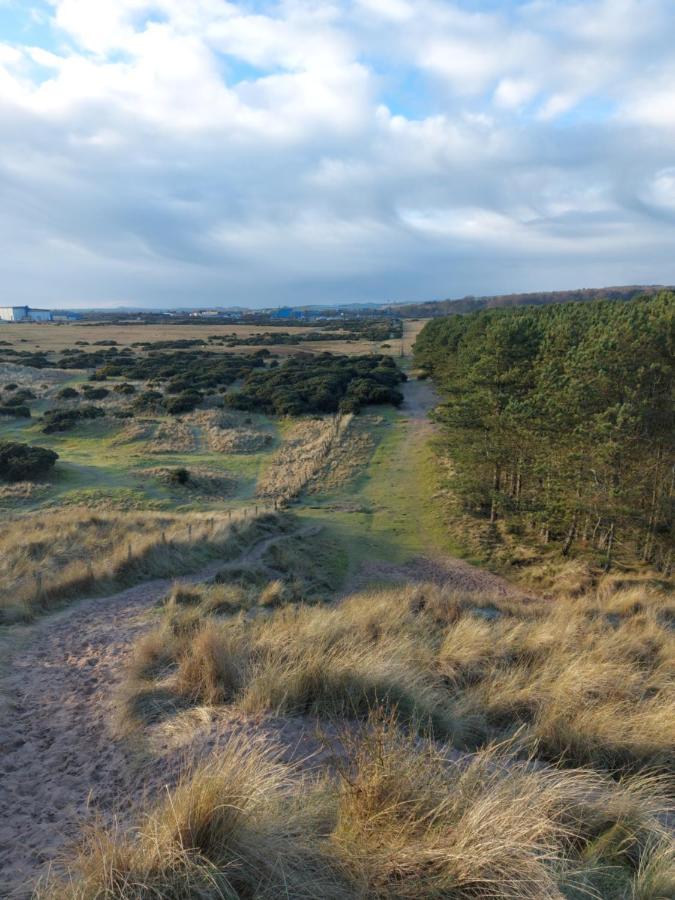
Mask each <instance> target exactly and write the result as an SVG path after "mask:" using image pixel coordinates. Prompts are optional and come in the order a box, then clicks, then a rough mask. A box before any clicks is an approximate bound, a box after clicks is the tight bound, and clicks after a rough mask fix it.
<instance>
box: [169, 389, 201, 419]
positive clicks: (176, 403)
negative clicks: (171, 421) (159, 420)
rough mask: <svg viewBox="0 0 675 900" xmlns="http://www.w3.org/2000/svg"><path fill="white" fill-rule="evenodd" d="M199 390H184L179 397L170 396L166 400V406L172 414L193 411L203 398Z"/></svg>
mask: <svg viewBox="0 0 675 900" xmlns="http://www.w3.org/2000/svg"><path fill="white" fill-rule="evenodd" d="M203 399H204V398H203V396H202V394H200V393H199V391H183V392H182V393H181V394H178V396H177V397H169V398H167V399H166V400H165V401H164V408H165V409H166V411H167V412H168V413H171V415H176V414H177V413H184V412H192V410H193V409H195V407H197V406H198V405H199V404H200V403H201V402H202V400H203Z"/></svg>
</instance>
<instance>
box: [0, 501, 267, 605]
mask: <svg viewBox="0 0 675 900" xmlns="http://www.w3.org/2000/svg"><path fill="white" fill-rule="evenodd" d="M279 527H281V517H279V516H274V515H269V514H266V513H262V514H261V515H259V516H258V517H249V518H248V519H246V520H243V521H242V520H241V517H240V516H239V517H237V516H236V514H235V516H233V517H232V518H230V517H229V516H228V515H225V514H214V515H209V516H208V517H206V516H204V515H201V514H182V515H172V514H163V513H121V512H119V513H118V512H116V513H109V514H106V513H94V512H92V511H91V510H76V509H69V510H67V511H60V512H53V513H50V512H48V513H44V512H41V513H39V514H31V515H26V516H22V517H20V518H15V519H13V520H11V521H10V522H9V523H8V524H7V525H6V526H5V527H4V528H2V530H0V596H1V598H2V599H0V623H2V622H5V623H11V622H15V621H21V620H25V619H27V618H30V617H32V616H33V615H35V614H37V613H39V612H41V611H44V610H48V609H50V608H53V607H55V606H58V605H59V604H61V603H63V602H66V601H67V600H70V599H73V598H75V597H78V596H83V595H86V594H90V593H102V592H105V591H111V590H115V589H118V588H120V587H124V586H127V585H130V584H133V583H135V582H138V581H142V580H144V579H148V578H157V577H166V576H170V575H180V574H182V573H185V572H189V571H190V570H192V569H194V568H196V567H198V566H199V565H203V564H205V563H206V562H207V561H208V560H210V559H214V558H219V559H229V558H233V557H235V556H237V555H238V554H239V553H240V552H241V550H242V548H244V547H246V546H247V545H248V544H249V543H251V542H252V541H255V540H256V539H258V538H263V537H264V536H265V535H266V534H271V533H273V532H274V531H275V530H276V529H277V528H279Z"/></svg>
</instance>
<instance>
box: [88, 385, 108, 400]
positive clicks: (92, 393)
mask: <svg viewBox="0 0 675 900" xmlns="http://www.w3.org/2000/svg"><path fill="white" fill-rule="evenodd" d="M83 390H84V395H85V397H86V398H87V400H103V398H104V397H107V396H108V394H109V393H110V391H109V390H108V388H103V387H101V388H92V387H89V385H85V386H84V388H83Z"/></svg>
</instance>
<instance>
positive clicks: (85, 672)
mask: <svg viewBox="0 0 675 900" xmlns="http://www.w3.org/2000/svg"><path fill="white" fill-rule="evenodd" d="M285 536H286V535H284V534H282V535H273V536H271V537H267V538H264V539H263V540H260V541H258V542H257V543H255V544H254V545H253V546H252V547H251V548H250V549H249V550H248V551H247V552H245V553H244V554H243V555H242V556H241V557H240V558H239V559H238V560H237V562H236V565H241V564H242V563H251V562H255V561H258V560H260V559H261V558H262V556H263V555H264V553H265V551H266V550H267V549H268V547H269V546H270V545H271V544H273V543H274V542H275V541H277V540H280V539H282V538H283V537H285ZM231 565H235V563H230V562H222V561H221V562H213V563H211V564H210V565H209V566H207V567H205V568H204V569H202V570H200V571H199V572H196V573H194V574H192V575H190V576H185V577H181V578H180V581H182V582H191V583H196V582H200V581H205V580H207V579H209V578H211V577H213V576H214V575H215V574H216V573H217V572H220V571H222V570H224V569H227V568H228V567H229V566H231ZM174 581H175V579H173V578H162V579H156V580H153V581H148V582H145V583H143V584H140V585H136V586H135V587H132V588H128V589H127V590H125V591H121V592H120V593H118V594H114V595H113V596H109V597H97V598H94V599H84V600H80V601H77V602H76V603H75V604H73V605H72V606H70V607H69V608H68V609H66V610H64V611H61V612H59V613H56V614H53V615H51V616H47V617H46V618H44V619H41V620H40V621H39V622H37V623H36V624H35V625H32V626H29V627H28V628H26V629H25V630H23V631H21V632H20V631H18V630H17V631H13V632H11V633H10V634H9V635H7V640H6V641H5V643H7V642H8V641H9V640H13V639H14V640H15V641H16V647H15V649H13V651H12V652H11V654H10V658H9V661H8V664H7V665H6V666H4V667H3V669H4V671H3V675H2V676H1V677H0V896H1V897H12V898H20V897H29V896H30V895H31V884H32V882H33V881H34V879H35V877H36V876H37V875H38V873H39V872H40V870H41V869H43V868H44V866H45V864H46V863H48V862H49V861H51V860H52V859H54V858H55V857H57V856H58V854H59V852H60V851H61V850H62V849H63V847H64V845H66V844H67V843H68V842H69V841H71V840H73V839H74V838H76V836H77V834H78V832H79V830H80V827H81V825H82V823H83V822H85V821H86V820H87V819H88V818H91V816H92V815H93V814H94V813H95V812H96V811H101V812H103V813H108V814H109V813H111V812H112V811H115V812H120V811H122V812H123V811H124V810H125V809H126V808H128V807H130V806H131V805H132V803H135V802H136V801H137V800H138V798H139V796H141V795H143V794H144V793H145V792H146V788H147V787H148V784H147V772H144V771H143V767H142V766H141V765H139V762H140V760H139V758H138V756H137V755H135V754H134V752H133V750H132V749H131V747H130V746H129V745H128V744H127V743H126V742H124V741H120V740H116V739H115V737H114V735H113V732H112V725H113V722H114V719H115V709H114V707H115V699H116V696H117V691H118V688H119V686H120V684H121V682H122V680H123V678H124V673H125V668H126V667H125V663H126V662H127V661H128V659H129V657H130V655H131V653H132V651H133V647H134V645H135V642H136V640H137V638H138V637H139V635H140V634H141V633H142V632H143V631H145V630H148V629H149V628H150V627H151V626H152V621H151V620H150V621H149V620H148V616H147V615H146V613H147V610H148V609H149V608H150V607H151V606H153V605H154V604H156V603H158V602H159V601H160V600H161V599H162V597H163V596H165V594H166V593H167V591H168V590H169V589H170V587H171V585H172V584H173V583H174Z"/></svg>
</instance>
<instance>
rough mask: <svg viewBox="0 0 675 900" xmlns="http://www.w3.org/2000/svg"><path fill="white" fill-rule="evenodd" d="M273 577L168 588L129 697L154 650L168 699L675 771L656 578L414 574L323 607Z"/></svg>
mask: <svg viewBox="0 0 675 900" xmlns="http://www.w3.org/2000/svg"><path fill="white" fill-rule="evenodd" d="M283 588H284V586H283V583H281V584H278V583H277V584H272V585H268V586H266V587H264V588H262V589H260V588H259V587H256V588H254V589H253V592H252V593H251V592H249V594H248V595H247V599H246V602H245V603H243V602H242V601H241V598H240V599H238V600H237V599H236V598H235V597H234V595H232V594H230V595H229V599H227V600H226V599H224V598H221V599H218V597H217V596H216V595H214V594H213V588H197V589H195V590H194V592H193V596H192V600H191V603H190V604H189V607H182V608H181V607H180V605H177V604H176V603H175V599H174V601H173V602H171V603H169V604H168V605H167V607H166V611H165V618H164V621H163V623H162V624H161V625H160V627H159V629H158V630H157V631H156V632H154V633H151V635H150V636H149V637H147V638H146V641H147V643H146V644H142V645H140V647H139V648H138V652H137V663H136V668H135V670H134V672H133V673H132V674H131V675H130V682H131V683H130V685H129V696H130V697H133V696H134V693H137V692H139V691H141V692H142V691H147V689H148V679H150V681H152V676H151V675H148V672H151V670H152V668H153V666H152V664H151V661H149V662H148V664H147V665H144V663H143V658H144V656H145V657H151V656H152V654H149V651H148V647H154V648H158V647H159V648H161V654H162V658H163V660H164V667H163V675H162V677H163V678H164V679H165V681H164V684H165V686H166V687H167V688H168V689H169V690H170V691H173V692H174V693H175V695H176V697H179V698H181V702H183V703H185V702H187V703H195V704H219V703H231V704H235V705H237V706H238V707H240V708H241V709H242V710H244V711H247V712H260V711H270V712H273V713H280V714H303V715H314V716H319V717H323V718H331V719H335V718H340V717H349V718H356V719H358V718H365V717H367V715H368V713H369V711H370V709H371V708H372V707H373V706H378V705H379V706H384V707H386V708H390V709H391V708H396V710H397V715H398V717H399V719H400V720H401V721H403V722H405V723H406V724H408V725H411V726H414V728H415V729H417V730H420V731H422V732H425V731H427V730H430V731H431V732H432V733H433V734H434V735H435V737H437V738H443V739H449V740H451V741H452V742H453V743H454V745H455V746H457V747H460V748H463V749H466V750H472V751H473V750H477V749H479V748H481V747H484V746H486V745H487V744H489V743H490V742H491V741H494V740H506V739H513V740H515V741H516V742H517V744H518V746H519V747H520V749H521V751H522V752H523V753H525V754H528V755H529V754H534V755H535V756H536V757H537V758H538V759H541V760H545V761H548V762H556V763H558V762H560V763H562V764H564V765H565V766H567V767H574V766H592V767H594V768H597V769H600V770H605V771H612V772H617V771H637V770H640V769H644V768H647V767H651V768H659V769H663V770H668V771H672V770H673V769H675V752H674V748H675V697H674V696H673V692H672V670H673V662H674V661H675V636H674V635H673V633H672V628H671V626H672V621H673V616H674V612H675V610H674V608H673V604H672V601H671V600H669V598H668V596H667V595H666V594H664V593H662V592H661V591H660V590H658V589H656V588H650V587H649V586H647V585H646V584H640V585H638V586H637V587H636V586H633V587H631V586H619V587H618V589H616V590H613V589H611V586H605V589H604V590H598V591H595V592H594V593H592V594H589V595H583V596H581V597H568V598H560V599H559V600H557V601H556V602H551V601H543V600H542V601H519V600H514V599H508V600H505V599H503V598H498V597H489V596H482V597H477V596H476V595H475V594H471V595H465V596H464V595H458V594H456V593H453V592H450V591H445V590H442V589H439V588H438V587H434V586H417V587H408V588H395V589H390V590H381V591H375V592H373V591H370V592H364V593H360V594H357V595H354V596H352V597H349V598H347V599H346V600H344V601H342V602H341V603H339V604H338V605H332V606H325V605H319V606H317V605H312V606H307V605H304V604H302V603H297V602H293V598H292V597H284V593H283ZM231 589H232V586H230V590H231ZM243 609H246V610H247V612H246V613H243V612H241V610H243ZM153 653H156V650H155V651H153Z"/></svg>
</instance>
